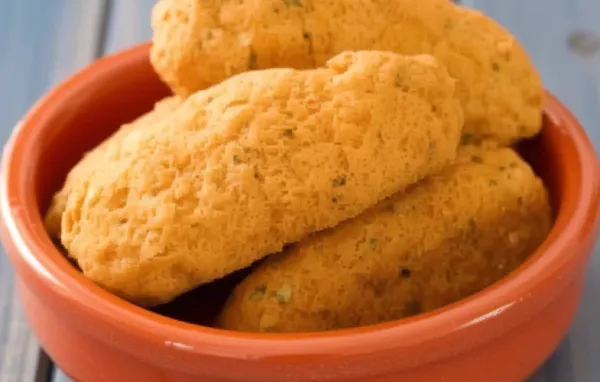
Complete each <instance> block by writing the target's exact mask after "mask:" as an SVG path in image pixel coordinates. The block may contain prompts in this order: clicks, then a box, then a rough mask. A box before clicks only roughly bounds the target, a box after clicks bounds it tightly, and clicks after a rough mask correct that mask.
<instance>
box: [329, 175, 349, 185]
mask: <svg viewBox="0 0 600 382" xmlns="http://www.w3.org/2000/svg"><path fill="white" fill-rule="evenodd" d="M331 183H332V184H333V187H341V186H344V185H345V184H346V175H340V176H338V177H337V178H335V179H334V180H333V181H332V182H331Z"/></svg>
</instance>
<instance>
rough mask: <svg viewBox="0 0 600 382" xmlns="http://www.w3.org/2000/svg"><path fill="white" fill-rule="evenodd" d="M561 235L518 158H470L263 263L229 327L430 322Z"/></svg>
mask: <svg viewBox="0 0 600 382" xmlns="http://www.w3.org/2000/svg"><path fill="white" fill-rule="evenodd" d="M551 225H552V217H551V211H550V207H549V202H548V197H547V193H546V190H545V188H544V185H543V184H542V181H541V180H540V179H538V178H537V177H536V176H535V174H534V173H533V171H532V170H531V168H530V167H529V166H528V165H527V163H525V162H524V161H523V160H522V159H521V158H519V156H518V155H517V154H516V153H515V152H514V151H512V150H511V149H504V148H503V149H497V150H493V151H484V150H483V149H480V148H476V147H468V148H465V149H461V152H460V154H459V160H458V161H457V162H456V164H454V165H452V166H450V167H448V168H446V169H445V170H444V171H443V172H442V173H440V174H438V175H434V176H431V177H428V178H427V179H425V180H424V181H422V182H420V183H419V184H417V185H416V186H414V187H411V189H408V190H405V192H401V193H398V194H396V195H395V196H393V197H392V198H390V199H389V200H386V201H384V202H382V203H380V204H378V205H377V206H375V207H373V208H372V209H369V210H368V211H366V212H365V213H363V214H361V215H359V216H358V217H356V218H354V219H352V220H349V221H346V222H344V223H342V224H340V225H339V226H337V227H335V228H333V229H331V230H327V231H323V232H319V233H316V234H313V235H311V236H309V237H308V238H306V239H304V240H302V241H301V242H300V243H298V244H296V245H294V246H292V247H291V248H290V249H286V250H285V251H284V252H282V253H280V254H276V255H273V256H272V257H269V258H267V259H266V260H265V262H264V263H263V264H261V265H260V266H259V267H258V268H257V269H256V270H254V271H253V273H251V274H250V276H248V277H247V278H246V279H245V280H244V281H243V282H242V283H240V284H239V285H238V286H237V288H236V289H235V291H234V292H233V294H232V296H231V297H230V299H229V301H228V302H227V304H226V305H225V308H224V310H223V311H222V313H221V316H220V318H219V326H221V327H223V328H226V329H232V330H239V331H250V332H315V331H325V330H331V329H340V328H351V327H356V326H362V325H369V324H376V323H381V322H384V321H388V320H394V319H400V318H404V317H408V316H412V315H415V314H418V313H422V312H428V311H431V310H434V309H437V308H440V307H442V306H445V305H447V304H450V303H452V302H455V301H457V300H459V299H462V298H464V297H467V296H469V295H471V294H473V293H475V292H477V291H479V290H481V289H483V288H485V287H487V286H489V285H490V284H492V283H494V282H495V281H497V280H499V279H500V278H502V277H504V276H505V275H507V274H508V273H509V272H511V271H512V270H514V269H515V268H516V267H517V266H518V265H519V264H521V263H522V262H523V261H524V260H525V259H526V258H527V257H528V256H529V255H530V254H531V253H533V252H534V251H535V249H536V248H537V247H538V246H539V245H540V244H541V243H542V242H543V240H544V238H545V237H546V235H547V234H548V233H549V231H550V228H551Z"/></svg>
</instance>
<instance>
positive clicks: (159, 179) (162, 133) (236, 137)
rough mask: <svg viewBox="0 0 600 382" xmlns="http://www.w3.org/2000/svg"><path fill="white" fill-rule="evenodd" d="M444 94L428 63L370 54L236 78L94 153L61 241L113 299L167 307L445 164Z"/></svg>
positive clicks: (448, 89) (452, 137) (455, 108)
mask: <svg viewBox="0 0 600 382" xmlns="http://www.w3.org/2000/svg"><path fill="white" fill-rule="evenodd" d="M454 88H455V80H453V79H452V78H451V77H450V76H449V75H448V73H447V71H446V69H445V68H444V66H443V65H440V64H438V63H437V61H436V60H435V59H434V58H433V57H431V56H410V57H407V56H400V55H396V54H393V53H383V52H355V53H342V54H340V55H338V56H336V57H334V58H333V59H332V60H330V61H329V62H328V63H327V67H326V68H322V69H316V70H306V71H298V70H293V69H271V70H265V71H254V72H248V73H244V74H240V75H238V76H235V77H233V78H231V79H229V80H226V81H224V82H223V83H221V84H219V85H217V86H215V87H212V88H210V89H207V90H205V91H200V92H198V93H196V94H194V95H192V96H191V97H189V98H188V99H187V100H186V101H185V102H184V104H183V105H182V106H180V107H179V108H178V109H177V110H176V111H175V112H174V113H173V114H171V115H170V116H169V117H168V118H165V119H164V120H163V121H161V122H159V123H155V124H152V125H151V126H148V127H146V128H144V129H136V130H134V131H132V132H130V133H129V134H127V136H126V137H125V138H124V139H122V140H120V141H117V142H113V143H111V144H110V145H108V146H107V148H106V152H105V153H104V155H102V157H101V158H100V162H101V164H100V163H99V164H98V166H99V167H98V168H100V166H101V168H102V169H103V170H102V171H94V172H90V173H86V174H80V176H79V180H78V182H76V184H75V185H74V187H73V188H72V190H71V193H70V194H69V196H68V200H67V205H66V209H65V212H64V214H63V217H62V226H61V229H62V232H61V241H62V244H63V245H64V247H65V248H66V249H67V251H68V252H69V254H70V256H72V257H73V258H74V259H75V260H76V261H77V262H78V264H79V266H80V267H81V269H82V270H83V272H84V274H85V275H86V276H88V277H89V278H91V279H92V280H94V281H95V282H97V283H98V284H100V285H101V286H103V287H105V288H106V289H108V290H110V291H112V292H114V293H115V294H117V295H119V296H122V297H123V298H126V299H128V300H130V301H133V302H135V303H137V304H139V305H146V306H147V305H154V304H160V303H164V302H167V301H169V300H171V299H173V298H174V297H176V296H177V295H179V294H181V293H183V292H186V291H188V290H190V289H191V288H194V287H196V286H198V285H201V284H204V283H208V282H210V281H212V280H215V279H217V278H220V277H222V276H224V275H227V274H229V273H231V272H233V271H235V270H237V269H241V268H244V267H246V266H248V265H250V264H251V263H253V262H254V261H256V260H258V259H260V258H262V257H264V256H266V255H267V254H270V253H274V252H278V251H280V250H281V249H282V248H283V246H284V245H285V244H286V243H292V242H296V241H298V240H299V239H301V238H302V237H304V236H306V235H307V234H309V233H311V232H315V231H319V230H322V229H326V228H331V227H333V226H335V225H337V224H338V223H340V222H341V221H343V220H346V219H349V218H351V217H354V216H356V215H358V214H359V213H361V212H363V211H364V210H366V209H367V208H369V207H371V206H373V205H375V204H376V203H378V202H379V201H381V200H383V199H384V198H386V197H388V196H390V195H392V194H393V193H395V192H397V191H398V190H401V189H403V188H405V187H406V186H408V185H410V184H413V183H415V182H417V181H418V180H420V179H422V178H424V177H425V176H427V175H429V174H431V173H434V172H437V171H439V170H441V169H442V168H443V167H444V166H446V165H448V164H449V163H451V162H452V161H453V160H455V157H456V149H457V146H458V143H459V140H460V128H461V126H462V124H463V118H462V110H461V108H460V104H459V102H458V101H457V99H456V98H455V94H454V93H455V89H454Z"/></svg>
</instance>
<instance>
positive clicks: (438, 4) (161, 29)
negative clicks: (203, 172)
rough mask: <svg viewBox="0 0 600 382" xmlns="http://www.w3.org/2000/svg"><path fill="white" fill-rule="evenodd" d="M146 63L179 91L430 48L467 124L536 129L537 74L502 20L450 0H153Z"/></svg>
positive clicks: (476, 130) (514, 133)
mask: <svg viewBox="0 0 600 382" xmlns="http://www.w3.org/2000/svg"><path fill="white" fill-rule="evenodd" d="M152 25H153V29H154V37H153V42H154V43H153V47H152V55H151V56H152V63H153V65H154V67H155V68H156V70H157V72H158V73H159V74H160V76H161V77H162V79H163V80H165V82H167V83H168V84H169V85H170V87H171V88H172V89H173V91H174V92H176V93H177V94H180V95H182V96H187V95H189V94H191V93H193V92H194V91H196V90H198V89H201V88H205V87H207V86H210V85H212V84H215V83H217V82H219V81H222V80H223V79H225V78H227V77H229V76H231V75H234V74H236V73H240V72H243V71H247V70H253V69H265V68H273V67H291V68H298V69H302V68H314V67H319V66H321V65H323V63H324V62H325V61H326V60H327V59H329V58H330V57H332V56H334V55H335V54H337V53H339V52H342V51H346V50H384V51H393V52H396V53H401V54H432V55H434V56H435V57H436V58H438V59H439V60H440V61H441V62H442V63H443V64H445V65H446V66H447V68H448V71H449V73H450V75H451V76H452V77H454V78H456V79H458V80H459V81H458V84H457V94H458V96H459V98H460V100H461V102H462V105H463V108H464V110H465V122H466V125H465V132H466V133H469V134H472V135H473V136H474V137H475V138H476V139H478V140H479V139H487V138H494V139H496V140H498V141H499V142H501V143H502V144H503V145H506V144H509V143H512V142H514V141H516V140H518V139H519V138H523V137H530V136H533V135H535V134H536V133H537V132H538V131H539V130H540V128H541V107H542V98H543V89H542V84H541V81H540V78H539V75H538V73H537V71H536V69H535V68H534V66H533V64H532V62H531V61H530V59H529V57H528V55H527V54H526V52H525V51H524V49H523V48H522V46H521V45H520V44H519V42H518V41H516V40H515V38H514V37H513V36H512V35H511V34H510V33H509V32H508V31H506V30H505V29H504V28H503V27H502V26H500V25H499V24H498V23H496V22H495V21H493V20H492V19H490V18H488V17H486V16H485V15H483V14H482V13H480V12H478V11H475V10H472V9H466V8H462V7H460V6H457V5H455V4H453V3H452V2H451V1H448V0H419V1H415V0H394V1H381V0H203V1H198V0H161V1H159V2H158V3H157V5H156V7H155V8H154V11H153V16H152Z"/></svg>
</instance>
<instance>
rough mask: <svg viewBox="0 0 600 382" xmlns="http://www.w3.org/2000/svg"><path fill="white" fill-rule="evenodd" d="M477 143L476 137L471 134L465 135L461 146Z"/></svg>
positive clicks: (462, 136) (461, 139) (461, 140)
mask: <svg viewBox="0 0 600 382" xmlns="http://www.w3.org/2000/svg"><path fill="white" fill-rule="evenodd" d="M474 141H475V136H474V135H473V134H471V133H463V134H462V135H461V137H460V144H461V145H470V144H471V143H473V142H474Z"/></svg>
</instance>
